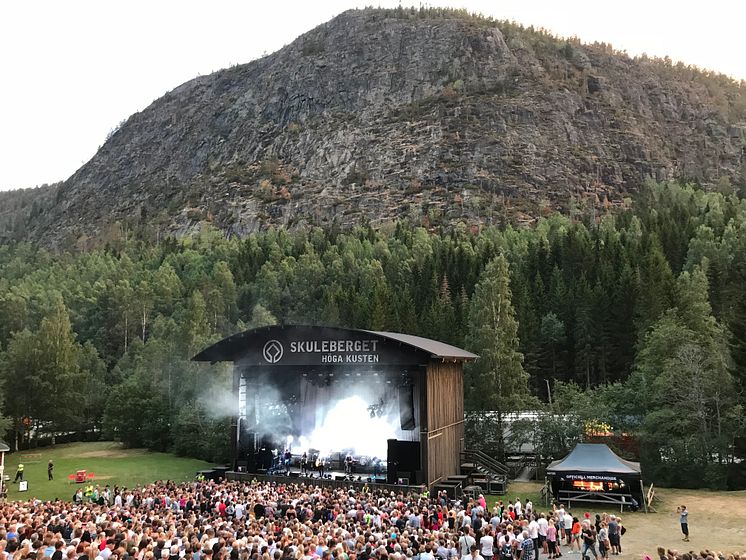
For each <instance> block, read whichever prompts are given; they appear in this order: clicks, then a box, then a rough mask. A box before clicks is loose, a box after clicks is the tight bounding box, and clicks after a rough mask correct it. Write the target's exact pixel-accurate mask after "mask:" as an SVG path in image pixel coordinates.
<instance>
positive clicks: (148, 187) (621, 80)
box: [0, 9, 746, 246]
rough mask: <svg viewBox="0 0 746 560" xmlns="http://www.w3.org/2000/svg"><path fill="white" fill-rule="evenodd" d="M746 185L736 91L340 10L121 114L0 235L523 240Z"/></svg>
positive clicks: (398, 13)
mask: <svg viewBox="0 0 746 560" xmlns="http://www.w3.org/2000/svg"><path fill="white" fill-rule="evenodd" d="M744 177H746V84H744V83H737V82H734V81H733V80H730V79H729V78H727V77H725V76H722V75H717V74H714V73H710V72H704V71H700V70H697V69H693V68H690V67H686V66H684V65H682V64H679V65H672V64H671V63H670V61H668V60H651V59H647V58H642V59H631V58H629V57H628V56H626V55H624V54H623V53H618V52H615V51H614V50H613V49H612V48H611V47H610V46H608V45H604V44H595V45H582V44H580V43H579V42H578V41H574V40H563V39H557V38H554V37H552V36H550V35H548V34H547V33H545V32H543V31H541V30H534V29H525V28H522V27H520V26H517V25H515V24H510V23H506V22H496V21H492V20H490V19H485V18H481V17H474V16H470V15H468V14H465V13H462V12H459V11H453V10H436V9H422V10H409V9H399V10H370V9H369V10H359V11H348V12H345V13H343V14H341V15H340V16H338V17H336V18H334V19H333V20H331V21H329V22H328V23H326V24H323V25H321V26H319V27H317V28H315V29H313V30H311V31H309V32H308V33H306V34H305V35H302V36H301V37H299V38H298V39H297V40H295V41H294V42H293V43H291V44H290V45H288V46H286V47H284V48H283V49H281V50H279V51H277V52H275V53H273V54H271V55H269V56H266V57H264V58H262V59H260V60H256V61H253V62H250V63H248V64H244V65H240V66H235V67H232V68H229V69H225V70H221V71H219V72H216V73H214V74H211V75H209V76H201V77H198V78H195V79H194V80H191V81H189V82H187V83H185V84H182V85H181V86H179V87H177V88H176V89H174V90H172V91H170V92H168V93H166V94H165V95H164V96H163V97H161V98H160V99H158V100H156V101H155V102H153V103H152V104H151V105H150V106H149V107H148V108H147V109H145V110H144V111H142V112H140V113H137V114H134V115H132V116H131V117H130V118H129V119H128V120H127V121H126V122H125V123H124V124H123V125H122V126H121V127H120V128H119V130H117V131H116V132H115V133H114V134H113V135H112V136H111V137H110V139H109V140H108V141H107V142H106V143H105V144H104V146H103V147H102V148H101V149H100V150H99V151H98V153H97V154H96V155H95V156H94V157H93V158H92V159H91V160H90V161H89V162H88V163H86V164H85V165H84V166H83V167H81V168H80V169H79V170H78V171H77V172H76V173H75V174H74V175H73V176H72V177H70V179H68V180H67V181H65V182H64V183H62V184H59V185H56V186H53V187H47V188H44V189H39V190H37V191H21V192H22V193H23V194H22V195H21V194H18V193H5V194H2V193H0V194H2V196H0V236H2V237H4V238H26V239H32V240H40V241H42V242H44V243H46V244H50V245H62V244H64V245H69V244H77V245H79V246H85V245H86V244H88V243H91V242H97V241H100V240H106V239H109V238H110V237H111V236H116V235H119V234H121V231H122V230H123V229H132V228H141V227H145V228H147V229H148V230H149V232H150V234H153V235H155V234H158V233H160V234H165V233H184V232H187V231H189V230H190V229H192V228H194V227H197V225H198V224H200V223H202V222H204V221H209V222H211V223H213V224H214V225H215V227H217V228H220V229H221V230H223V231H224V232H225V233H226V234H229V235H245V234H247V233H249V232H252V231H255V230H257V229H260V228H264V227H268V226H270V225H282V226H287V227H298V226H303V225H306V224H319V225H324V224H331V223H334V222H336V223H337V224H339V225H340V226H348V225H351V224H355V223H359V222H361V221H367V222H369V223H372V224H373V225H377V224H381V223H382V222H387V221H390V220H392V219H395V218H397V217H403V216H407V217H411V218H413V219H415V220H420V221H422V222H424V223H426V224H429V225H437V224H439V223H443V222H446V221H449V222H453V221H464V222H466V224H467V225H470V224H480V223H485V222H498V221H500V222H504V221H516V222H518V223H527V222H530V221H531V220H532V219H534V218H535V217H536V216H538V215H541V214H546V213H551V212H554V211H571V210H572V208H577V207H578V206H588V205H592V206H596V207H598V209H599V210H601V211H602V210H603V209H604V208H608V207H609V206H613V205H622V204H624V203H625V197H626V196H627V195H628V193H630V192H632V191H634V190H635V189H636V188H638V187H639V186H640V185H641V184H642V183H643V182H644V181H645V180H647V179H648V178H652V179H655V180H666V179H672V178H686V179H689V180H697V181H699V182H701V183H703V184H706V185H719V186H720V187H722V188H730V187H729V185H735V184H739V182H740V181H744Z"/></svg>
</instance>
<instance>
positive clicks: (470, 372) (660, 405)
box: [0, 183, 746, 488]
mask: <svg viewBox="0 0 746 560" xmlns="http://www.w3.org/2000/svg"><path fill="white" fill-rule="evenodd" d="M594 218H595V219H594ZM744 286H746V199H743V198H741V197H739V196H738V195H737V194H735V193H733V192H732V191H731V192H729V190H728V189H721V192H707V191H705V190H703V189H701V188H700V187H698V186H696V185H682V184H676V183H664V184H655V183H651V184H649V185H647V186H646V187H645V188H644V189H643V190H642V191H641V192H640V193H639V194H638V195H637V196H636V198H635V199H634V203H633V204H632V206H631V208H629V209H626V210H622V211H616V212H613V213H608V214H605V215H603V216H601V217H598V216H595V215H592V214H589V215H588V216H582V215H578V216H574V217H572V218H570V217H566V216H561V215H552V216H549V217H547V218H544V219H542V220H540V221H539V222H538V223H537V224H536V225H535V226H534V227H531V228H518V229H517V228H514V227H511V226H507V227H504V228H484V229H481V230H475V229H473V228H470V227H468V226H466V225H464V224H456V225H452V226H449V227H448V228H443V229H441V230H437V231H435V230H432V229H429V230H428V229H425V228H423V227H420V226H418V225H416V224H412V223H407V222H397V223H395V224H390V225H387V226H382V227H379V228H377V229H373V228H371V227H369V226H366V225H361V226H359V227H357V228H355V229H354V230H347V231H342V230H339V229H336V228H331V229H329V230H321V229H309V230H305V231H287V230H283V229H269V230H267V231H264V232H261V233H257V234H253V235H251V236H248V237H246V238H243V239H238V238H233V239H226V238H225V237H224V236H223V235H222V233H221V232H219V231H217V230H215V229H212V228H211V227H210V226H209V225H205V226H204V227H203V228H202V230H201V232H200V233H199V234H197V235H194V236H191V237H182V238H167V239H162V240H159V241H158V242H157V243H152V242H150V241H145V240H143V239H139V238H138V236H137V232H132V233H131V234H130V235H128V236H126V237H122V238H121V239H118V240H115V241H109V242H108V243H107V245H106V246H105V247H101V248H99V249H96V250H92V251H86V252H51V251H48V250H45V249H44V248H41V247H38V246H34V245H31V244H28V243H14V244H6V245H3V246H1V247H0V383H2V391H1V392H0V394H2V395H3V401H2V403H0V407H1V408H0V411H1V412H2V414H1V415H0V431H1V432H2V433H3V434H5V438H6V441H8V443H9V445H10V446H11V447H12V448H24V447H28V446H37V445H44V444H47V443H51V442H54V441H65V440H70V439H87V438H101V437H105V438H113V439H116V440H120V441H122V442H124V443H125V444H126V445H129V446H145V447H149V448H152V449H158V450H170V451H174V452H176V453H180V454H184V455H192V456H196V457H201V458H206V459H208V460H221V459H224V458H225V455H226V453H227V451H228V444H227V441H228V435H227V433H228V429H227V416H228V415H229V414H230V410H231V406H235V405H234V404H232V402H231V401H230V398H229V397H228V396H227V395H226V393H227V390H228V388H229V385H230V382H229V376H230V369H229V368H228V366H227V365H225V364H217V365H213V366H207V365H204V364H197V363H194V362H191V361H190V358H191V356H193V355H194V354H196V353H197V352H198V351H199V350H201V349H202V348H204V347H205V346H206V345H207V344H210V343H212V342H214V341H216V340H219V339H221V338H223V337H225V336H227V335H230V334H233V333H236V332H239V331H242V330H245V329H249V328H253V327H257V326H263V325H269V324H276V323H303V324H325V325H338V326H344V327H351V328H366V329H374V330H387V331H397V332H404V333H411V334H417V335H421V336H426V337H430V338H434V339H438V340H442V341H446V342H449V343H451V344H454V345H457V346H461V347H464V348H466V349H468V350H471V351H473V352H475V353H477V354H479V355H480V356H481V358H480V359H479V360H478V361H476V362H475V363H474V364H473V365H471V366H469V367H468V369H467V371H466V381H465V382H466V408H467V410H468V411H469V418H470V420H469V424H468V426H467V428H468V430H467V435H468V439H469V440H471V442H472V443H473V442H479V443H480V444H481V445H482V446H483V447H485V448H486V450H487V451H489V452H491V453H493V454H495V455H496V456H502V455H504V454H505V453H506V450H507V449H509V448H511V446H515V445H517V444H519V443H521V441H531V443H533V445H534V446H535V448H536V450H537V452H538V453H539V454H540V455H541V457H542V458H544V459H547V460H548V459H549V458H552V457H555V458H556V457H559V456H561V455H562V454H563V453H565V452H567V450H569V449H570V448H571V447H572V445H573V444H574V443H575V442H577V441H579V440H580V439H581V438H584V437H588V436H589V435H593V434H595V435H598V434H600V433H602V434H613V435H614V437H615V438H617V439H615V440H614V441H628V440H631V441H633V442H634V445H633V446H632V447H631V448H627V449H625V450H623V451H625V452H627V453H629V452H630V449H633V451H632V452H634V453H639V455H640V458H641V460H642V462H643V468H644V469H646V472H647V478H648V479H650V480H651V481H655V482H656V483H660V484H669V485H675V486H689V487H694V486H710V487H713V488H739V487H740V488H743V487H746V474H745V473H744V467H743V466H742V464H743V459H745V458H746V442H745V441H744V438H743V437H742V435H741V434H742V433H743V430H744V428H745V427H746V425H745V424H746V422H745V421H744V413H743V406H744V402H745V401H746V290H744ZM519 411H521V412H525V411H533V412H535V415H534V416H533V417H532V419H531V420H530V421H517V422H514V423H513V427H512V429H511V430H510V434H509V435H508V434H506V432H505V429H504V422H505V420H506V418H507V417H508V416H509V415H510V414H512V413H515V412H519ZM486 412H489V413H488V414H487V413H486Z"/></svg>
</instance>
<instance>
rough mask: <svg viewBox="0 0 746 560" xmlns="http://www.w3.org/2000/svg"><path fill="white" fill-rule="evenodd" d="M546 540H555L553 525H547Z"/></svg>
mask: <svg viewBox="0 0 746 560" xmlns="http://www.w3.org/2000/svg"><path fill="white" fill-rule="evenodd" d="M547 540H548V541H556V540H557V527H555V526H554V525H550V526H549V527H547Z"/></svg>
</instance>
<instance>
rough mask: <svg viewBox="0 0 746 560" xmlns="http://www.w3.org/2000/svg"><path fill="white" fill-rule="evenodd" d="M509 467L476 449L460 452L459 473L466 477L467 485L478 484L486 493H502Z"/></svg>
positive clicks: (506, 483)
mask: <svg viewBox="0 0 746 560" xmlns="http://www.w3.org/2000/svg"><path fill="white" fill-rule="evenodd" d="M509 472H510V469H509V468H508V467H507V466H506V465H504V464H502V463H501V462H500V461H497V460H495V459H493V458H492V457H490V456H489V455H487V454H486V453H484V452H482V451H478V450H476V449H467V450H465V451H462V452H461V474H462V475H466V476H467V477H468V483H469V484H468V485H467V487H468V486H478V487H479V489H480V491H481V492H483V493H486V494H492V495H498V494H504V493H505V491H506V490H507V487H508V474H509Z"/></svg>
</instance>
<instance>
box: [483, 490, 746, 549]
mask: <svg viewBox="0 0 746 560" xmlns="http://www.w3.org/2000/svg"><path fill="white" fill-rule="evenodd" d="M541 486H542V485H541V484H540V483H538V482H513V483H511V484H510V486H509V487H508V494H507V495H505V496H489V497H488V499H487V503H488V505H489V507H490V508H491V507H492V506H493V505H494V503H495V502H496V501H497V500H498V499H502V500H503V502H504V503H506V504H507V503H508V500H515V499H516V497H520V498H521V501H522V502H523V503H524V504H525V503H526V500H527V499H530V500H531V501H532V502H533V503H534V507H535V508H538V511H543V510H546V506H544V504H543V503H542V502H541V499H540V491H541ZM682 504H683V505H686V506H687V509H688V510H689V532H690V538H691V540H690V542H688V543H685V542H682V540H681V537H682V535H681V529H680V527H679V516H678V514H677V513H676V506H678V505H682ZM592 506H593V504H584V505H583V506H582V507H581V506H578V507H574V508H573V509H572V514H573V515H576V516H577V517H579V518H582V517H583V515H584V514H585V512H586V511H587V512H590V514H591V517H592V518H593V519H595V515H596V513H602V512H603V511H606V512H607V513H613V514H614V515H621V517H622V524H623V525H624V526H626V527H627V533H626V534H625V535H624V537H622V551H623V553H622V555H620V556H625V557H628V558H629V557H634V558H638V559H640V558H642V554H645V553H647V554H650V555H651V557H652V558H657V556H656V554H655V549H656V547H657V546H658V545H660V546H663V547H665V548H671V549H675V550H678V551H680V552H681V551H691V550H696V551H700V550H704V549H705V548H710V549H711V550H716V551H720V552H746V491H740V492H713V491H708V490H679V489H673V488H659V489H657V490H656V500H655V503H654V504H653V508H654V509H655V512H651V513H648V514H645V513H642V512H638V513H629V512H625V513H619V510H616V511H614V510H612V509H609V508H606V509H597V508H595V507H592ZM572 557H575V558H578V560H579V559H580V555H579V554H578V555H575V554H573V555H571V558H572ZM542 558H544V557H542Z"/></svg>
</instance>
